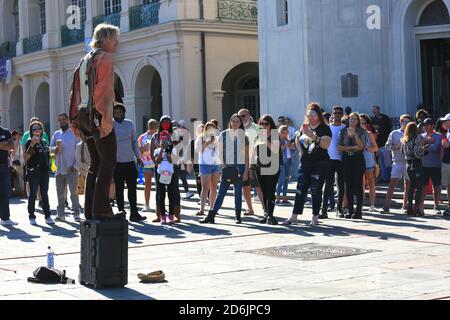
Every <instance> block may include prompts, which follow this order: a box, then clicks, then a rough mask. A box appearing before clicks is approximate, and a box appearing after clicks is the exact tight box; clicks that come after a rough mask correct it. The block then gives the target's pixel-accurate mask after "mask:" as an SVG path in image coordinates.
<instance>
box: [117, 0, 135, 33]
mask: <svg viewBox="0 0 450 320" xmlns="http://www.w3.org/2000/svg"><path fill="white" fill-rule="evenodd" d="M132 6H133V2H132V0H122V11H121V12H120V32H128V31H130V14H129V8H130V7H132Z"/></svg>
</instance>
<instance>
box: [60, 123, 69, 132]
mask: <svg viewBox="0 0 450 320" xmlns="http://www.w3.org/2000/svg"><path fill="white" fill-rule="evenodd" d="M67 129H69V125H68V124H66V125H65V126H62V127H61V130H62V131H67Z"/></svg>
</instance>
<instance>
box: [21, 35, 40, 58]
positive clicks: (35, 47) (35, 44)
mask: <svg viewBox="0 0 450 320" xmlns="http://www.w3.org/2000/svg"><path fill="white" fill-rule="evenodd" d="M40 50H42V34H38V35H35V36H31V37H28V38H26V39H23V53H24V54H27V53H32V52H36V51H40Z"/></svg>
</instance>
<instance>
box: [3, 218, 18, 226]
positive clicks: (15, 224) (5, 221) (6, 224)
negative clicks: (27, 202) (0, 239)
mask: <svg viewBox="0 0 450 320" xmlns="http://www.w3.org/2000/svg"><path fill="white" fill-rule="evenodd" d="M17 224H18V223H17V222H14V221H11V220H9V219H8V220H2V221H1V222H0V225H2V226H17Z"/></svg>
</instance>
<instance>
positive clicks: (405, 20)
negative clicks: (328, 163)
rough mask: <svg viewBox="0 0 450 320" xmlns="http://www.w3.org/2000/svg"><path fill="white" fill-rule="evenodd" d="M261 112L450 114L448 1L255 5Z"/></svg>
mask: <svg viewBox="0 0 450 320" xmlns="http://www.w3.org/2000/svg"><path fill="white" fill-rule="evenodd" d="M258 5H259V6H258V15H259V34H260V37H259V45H260V89H261V112H268V113H272V114H274V115H277V116H278V115H288V116H290V117H292V118H295V119H297V121H301V120H302V119H303V115H304V106H305V105H306V104H307V103H308V102H310V101H318V102H320V103H321V105H322V106H323V108H324V109H326V110H330V109H331V107H332V106H333V105H342V106H344V107H346V106H350V107H351V108H352V109H353V110H357V111H360V112H366V113H369V114H371V107H372V106H373V105H379V106H380V107H381V108H382V110H383V112H384V113H386V114H388V115H390V116H391V117H396V116H399V115H401V114H403V113H415V111H416V108H417V106H418V105H420V104H423V105H424V106H425V107H426V108H428V109H429V110H430V111H431V112H432V113H434V114H436V115H442V114H446V113H448V112H450V111H449V110H450V18H449V9H450V0H319V1H318V0H273V1H260V2H259V4H258Z"/></svg>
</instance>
